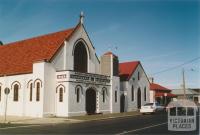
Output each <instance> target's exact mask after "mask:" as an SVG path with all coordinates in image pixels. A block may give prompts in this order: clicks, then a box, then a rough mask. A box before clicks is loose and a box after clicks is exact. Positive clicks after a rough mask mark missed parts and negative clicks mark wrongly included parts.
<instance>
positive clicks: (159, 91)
mask: <svg viewBox="0 0 200 135" xmlns="http://www.w3.org/2000/svg"><path fill="white" fill-rule="evenodd" d="M171 91H172V90H170V89H168V88H166V87H163V86H161V85H159V84H156V83H154V82H153V81H152V83H150V102H158V103H159V104H161V105H167V104H168V103H169V102H170V101H172V99H173V98H175V97H176V95H175V94H172V93H171Z"/></svg>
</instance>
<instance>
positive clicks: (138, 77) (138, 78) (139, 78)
mask: <svg viewBox="0 0 200 135" xmlns="http://www.w3.org/2000/svg"><path fill="white" fill-rule="evenodd" d="M138 80H140V72H138Z"/></svg>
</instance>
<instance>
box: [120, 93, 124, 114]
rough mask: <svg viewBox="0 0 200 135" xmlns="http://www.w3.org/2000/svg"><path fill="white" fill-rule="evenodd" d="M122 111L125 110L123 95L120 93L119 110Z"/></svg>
mask: <svg viewBox="0 0 200 135" xmlns="http://www.w3.org/2000/svg"><path fill="white" fill-rule="evenodd" d="M124 111H125V96H124V94H122V95H121V97H120V112H124Z"/></svg>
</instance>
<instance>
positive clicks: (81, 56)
mask: <svg viewBox="0 0 200 135" xmlns="http://www.w3.org/2000/svg"><path fill="white" fill-rule="evenodd" d="M87 69H88V54H87V50H86V45H85V44H84V43H83V42H78V43H77V44H76V45H75V49H74V71H76V72H82V73H86V72H87Z"/></svg>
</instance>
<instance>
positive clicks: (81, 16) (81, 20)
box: [80, 11, 84, 24]
mask: <svg viewBox="0 0 200 135" xmlns="http://www.w3.org/2000/svg"><path fill="white" fill-rule="evenodd" d="M83 19H84V14H83V11H81V14H80V23H81V24H83Z"/></svg>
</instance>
